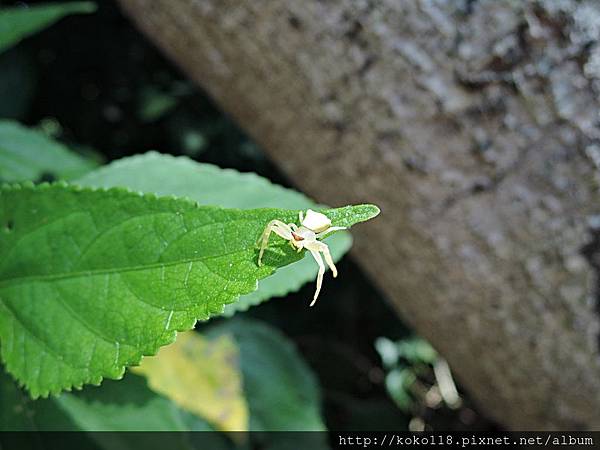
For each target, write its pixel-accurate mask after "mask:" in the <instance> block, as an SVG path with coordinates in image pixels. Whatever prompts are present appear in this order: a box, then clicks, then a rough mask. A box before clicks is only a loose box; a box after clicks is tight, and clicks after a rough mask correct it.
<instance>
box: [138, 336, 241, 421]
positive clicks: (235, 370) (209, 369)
mask: <svg viewBox="0 0 600 450" xmlns="http://www.w3.org/2000/svg"><path fill="white" fill-rule="evenodd" d="M238 362H239V352H238V348H237V346H236V344H235V341H233V339H232V338H231V337H230V336H229V335H223V336H219V337H218V338H215V339H213V340H209V339H206V338H204V337H202V336H201V335H199V334H198V333H194V332H193V331H191V332H187V333H181V334H179V336H178V337H177V341H176V342H175V343H174V344H173V345H170V346H167V347H163V348H161V350H160V351H159V352H158V354H157V355H156V356H153V357H148V358H144V360H143V361H142V364H141V365H140V366H139V367H134V368H132V370H133V371H134V372H135V373H138V374H140V375H143V376H145V377H146V378H147V379H148V385H149V386H150V388H151V389H152V390H154V391H155V392H158V393H161V394H163V395H165V396H167V397H168V398H170V399H171V400H172V401H173V402H175V403H176V404H177V405H179V406H180V407H181V408H183V409H185V410H187V411H189V412H191V413H193V414H196V415H198V416H200V417H202V418H204V419H206V420H207V421H208V422H210V423H212V424H213V425H214V426H215V427H216V428H218V429H220V430H223V431H246V430H247V429H248V420H249V419H248V405H247V403H246V399H245V398H244V394H243V390H242V375H241V372H240V369H239V365H238Z"/></svg>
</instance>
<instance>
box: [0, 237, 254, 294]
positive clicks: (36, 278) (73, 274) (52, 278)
mask: <svg viewBox="0 0 600 450" xmlns="http://www.w3.org/2000/svg"><path fill="white" fill-rule="evenodd" d="M250 249H251V247H244V248H242V249H237V250H233V251H230V252H225V253H221V254H219V255H208V256H200V257H197V258H185V259H181V260H177V261H169V262H163V263H158V262H157V263H150V264H145V265H137V266H124V267H115V268H107V269H92V270H85V271H80V272H69V273H55V274H48V275H31V276H19V277H9V278H4V279H2V280H0V288H3V287H7V286H10V285H12V284H13V283H16V284H20V283H26V282H31V281H42V282H44V281H55V280H62V279H67V278H80V277H88V276H95V275H110V274H113V273H123V272H136V271H141V270H150V269H157V268H160V267H171V266H176V265H179V264H188V263H194V262H202V261H207V260H210V259H216V258H222V257H224V256H229V255H234V254H236V253H244V252H246V251H248V250H250Z"/></svg>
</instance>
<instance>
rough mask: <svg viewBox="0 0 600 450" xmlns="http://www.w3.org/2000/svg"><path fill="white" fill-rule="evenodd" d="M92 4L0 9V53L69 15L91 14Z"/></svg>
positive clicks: (77, 3) (80, 3)
mask: <svg viewBox="0 0 600 450" xmlns="http://www.w3.org/2000/svg"><path fill="white" fill-rule="evenodd" d="M95 10H96V5H95V4H94V3H92V2H68V3H55V4H50V5H38V6H29V7H20V6H18V7H12V8H1V9H0V52H2V51H4V50H6V49H7V48H8V47H10V46H12V45H15V44H17V43H18V42H19V41H21V40H22V39H24V38H25V37H27V36H29V35H31V34H33V33H35V32H37V31H40V30H42V29H44V28H46V27H48V26H50V25H52V24H53V23H54V22H56V21H58V20H60V19H61V18H63V17H64V16H67V15H69V14H81V13H92V12H94V11H95Z"/></svg>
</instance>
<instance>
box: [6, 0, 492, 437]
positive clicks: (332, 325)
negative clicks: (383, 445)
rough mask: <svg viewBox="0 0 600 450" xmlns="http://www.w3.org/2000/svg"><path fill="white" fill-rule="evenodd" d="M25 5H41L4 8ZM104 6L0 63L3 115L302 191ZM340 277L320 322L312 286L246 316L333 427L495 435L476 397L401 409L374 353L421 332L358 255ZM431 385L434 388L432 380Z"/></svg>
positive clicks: (94, 142)
mask: <svg viewBox="0 0 600 450" xmlns="http://www.w3.org/2000/svg"><path fill="white" fill-rule="evenodd" d="M22 3H27V4H33V3H38V2H35V1H30V2H3V3H2V5H3V6H5V5H14V4H22ZM99 3H100V5H99V6H100V8H99V10H98V12H97V13H95V14H92V15H85V16H73V17H68V18H66V19H63V20H62V21H60V22H59V23H58V24H56V25H54V26H52V27H51V28H49V29H47V30H45V31H43V32H41V33H39V34H37V35H35V36H34V37H32V38H29V39H27V40H25V41H24V42H22V43H21V44H19V45H18V46H17V47H15V48H14V49H12V50H10V51H8V52H6V53H4V54H2V55H0V116H1V117H12V118H15V119H18V120H20V121H22V122H23V123H25V124H28V125H31V126H40V127H42V128H43V129H44V130H45V131H46V132H48V133H50V134H52V135H54V136H55V137H56V138H58V139H60V140H62V141H64V142H66V143H68V144H69V145H70V146H71V147H74V148H78V149H80V150H81V151H84V152H86V151H90V150H92V151H95V152H97V154H98V155H99V157H100V158H102V159H103V160H104V161H105V162H110V161H111V160H114V159H117V158H121V157H124V156H129V155H133V154H136V153H143V152H146V151H148V150H157V151H160V152H162V153H171V154H174V155H182V154H185V155H188V156H190V157H192V158H194V159H196V160H197V161H200V162H209V163H212V164H217V165H219V166H221V167H228V168H235V169H238V170H240V171H253V172H256V173H258V174H260V175H262V176H265V177H267V178H269V179H271V180H273V181H275V182H277V183H279V184H282V185H285V186H288V187H293V186H290V183H289V182H288V180H286V178H285V177H284V176H283V175H282V174H281V173H280V172H279V171H278V170H277V168H276V167H274V166H273V164H271V163H270V162H269V161H268V160H267V159H266V158H265V156H264V155H263V153H262V152H261V151H260V149H259V148H258V147H257V146H256V145H255V144H254V143H253V142H251V141H250V140H249V139H248V137H247V136H245V135H244V133H243V132H242V131H241V130H239V129H238V128H237V127H236V126H235V125H234V124H233V123H232V122H231V120H230V119H229V118H228V117H227V116H225V115H224V114H223V113H222V112H220V111H218V110H217V109H216V108H215V106H214V105H213V103H212V102H211V101H210V99H208V98H207V97H206V96H205V95H204V93H203V92H201V91H200V90H199V89H198V88H196V87H195V86H193V85H192V84H191V83H190V82H188V81H187V80H186V78H185V76H184V75H183V74H182V73H180V72H179V71H178V70H177V69H176V68H175V67H174V66H173V65H172V64H170V62H169V61H168V60H166V59H165V58H164V57H163V56H162V55H161V54H160V53H159V52H158V51H157V50H156V49H155V48H154V47H153V46H152V45H151V44H150V43H149V42H147V41H146V40H145V38H144V37H143V36H142V35H141V34H140V33H138V32H137V30H136V29H135V28H134V27H133V25H132V24H131V23H130V22H129V21H127V20H126V19H125V18H124V17H123V16H122V15H121V14H120V12H119V10H118V8H117V7H116V5H115V4H114V3H113V1H106V0H101V1H100V2H99ZM317 200H318V199H317ZM355 257H358V256H357V255H355ZM338 269H339V271H340V275H341V276H340V277H339V278H338V279H336V280H333V279H332V278H331V277H328V278H327V280H326V283H325V284H324V286H323V291H322V294H321V298H320V300H319V303H318V304H317V307H315V308H312V309H311V310H310V313H306V312H305V311H302V314H299V313H298V312H299V310H301V309H305V308H307V307H308V303H309V299H310V298H311V296H312V292H313V288H314V286H312V285H307V286H305V287H304V288H302V289H301V290H300V292H298V293H296V294H292V295H289V296H287V297H286V298H285V299H276V300H273V301H271V302H268V303H267V304H265V305H262V306H260V307H257V308H254V309H252V310H250V311H249V312H248V313H247V314H249V315H251V316H254V317H257V318H260V319H263V320H266V321H268V322H270V323H272V324H274V325H276V326H278V327H279V328H280V329H282V330H283V331H284V332H285V333H286V334H287V335H289V336H290V337H291V338H292V339H293V340H294V341H295V342H296V344H297V345H298V346H299V348H300V350H301V352H302V354H303V355H304V357H305V358H306V360H307V361H308V362H309V364H310V365H311V366H312V368H313V369H314V370H315V372H316V373H317V376H318V377H319V380H320V382H321V385H322V390H323V397H324V411H325V416H326V421H327V425H328V426H329V427H330V428H331V429H337V430H343V429H354V430H359V429H370V430H374V429H388V430H389V429H398V430H402V429H407V427H408V423H409V421H410V420H411V418H412V417H413V416H419V417H421V418H423V419H424V420H425V423H427V425H428V427H429V428H433V429H453V430H460V429H467V430H477V429H493V428H494V425H492V424H491V423H490V422H488V421H486V420H485V419H484V418H482V417H481V416H480V415H479V414H478V413H477V412H475V411H474V410H473V408H472V406H470V402H469V401H468V399H466V400H465V402H464V405H465V406H463V407H461V408H460V409H457V410H450V409H448V408H445V407H440V408H436V409H431V408H429V407H427V405H425V404H418V403H417V404H415V406H414V408H413V411H411V412H410V413H407V412H402V411H401V410H400V409H398V407H397V406H396V405H395V404H394V402H393V401H392V400H391V399H390V397H389V395H388V394H387V392H386V390H385V387H384V375H385V373H384V371H383V369H382V367H381V361H380V359H379V357H378V355H377V353H376V351H375V349H374V346H373V344H374V341H375V339H376V338H377V337H379V336H386V337H388V338H390V339H394V340H395V339H399V338H402V337H406V336H409V335H410V331H409V330H408V329H407V328H406V327H405V326H404V325H403V324H402V323H401V322H400V321H399V320H398V319H397V317H396V315H395V313H394V312H393V311H392V310H391V309H390V308H389V307H388V306H387V304H386V303H385V301H384V299H383V298H382V296H381V295H380V293H379V292H377V290H376V289H375V287H374V286H373V285H372V284H371V283H370V282H369V280H368V279H367V278H366V277H365V276H364V274H363V273H362V272H361V271H360V269H359V268H358V267H357V266H356V265H355V264H354V263H353V262H352V261H351V259H350V258H349V257H346V258H345V259H344V260H343V261H342V262H340V264H339V265H338ZM423 377H424V381H425V382H430V383H431V382H433V378H432V374H431V373H426V374H424V375H423Z"/></svg>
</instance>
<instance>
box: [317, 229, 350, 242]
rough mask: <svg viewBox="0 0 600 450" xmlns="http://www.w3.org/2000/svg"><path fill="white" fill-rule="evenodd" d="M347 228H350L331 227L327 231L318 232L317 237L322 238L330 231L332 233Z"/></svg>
mask: <svg viewBox="0 0 600 450" xmlns="http://www.w3.org/2000/svg"><path fill="white" fill-rule="evenodd" d="M347 229H348V227H329V228H327V229H326V230H325V231H322V232H320V233H317V235H316V237H317V239H322V238H324V237H325V236H326V235H328V234H329V233H332V232H334V231H339V230H347Z"/></svg>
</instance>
